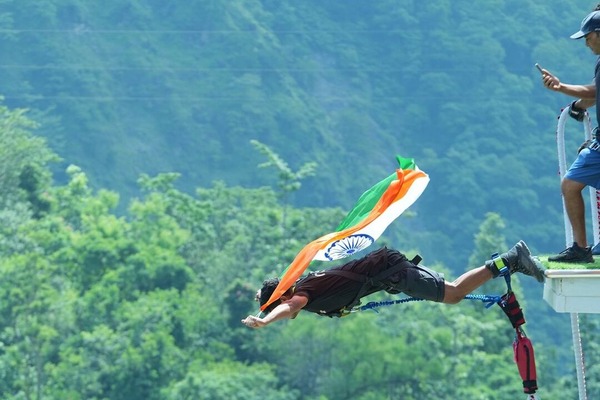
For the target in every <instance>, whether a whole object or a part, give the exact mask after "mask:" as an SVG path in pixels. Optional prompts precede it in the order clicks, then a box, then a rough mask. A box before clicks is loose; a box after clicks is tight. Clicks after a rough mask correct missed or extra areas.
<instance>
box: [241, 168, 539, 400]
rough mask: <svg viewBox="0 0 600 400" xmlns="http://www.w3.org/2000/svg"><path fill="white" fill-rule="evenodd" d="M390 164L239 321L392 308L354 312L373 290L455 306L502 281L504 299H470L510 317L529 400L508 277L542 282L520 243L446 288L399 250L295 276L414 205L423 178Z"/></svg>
mask: <svg viewBox="0 0 600 400" xmlns="http://www.w3.org/2000/svg"><path fill="white" fill-rule="evenodd" d="M397 160H398V163H399V164H400V168H399V169H397V170H396V172H395V173H394V174H392V175H390V176H389V177H388V178H386V179H384V180H382V181H381V182H379V183H378V184H376V185H375V186H373V187H372V188H371V189H369V190H368V191H366V192H365V193H363V195H362V196H361V197H360V199H359V201H358V202H357V204H356V205H355V207H354V208H353V209H352V211H351V212H350V213H349V214H348V216H347V217H346V218H345V219H344V221H342V223H341V224H340V225H339V226H338V228H337V230H336V231H335V232H333V233H330V234H327V235H324V236H322V237H321V238H319V239H316V240H314V241H313V242H311V243H309V244H308V245H306V246H305V247H304V248H303V249H302V250H301V251H300V252H299V253H298V255H297V256H296V258H295V259H294V261H293V262H292V263H291V264H290V266H289V267H288V268H287V269H286V270H285V271H284V272H283V274H282V276H281V277H280V278H270V279H267V280H265V281H264V282H263V285H262V287H261V288H260V289H259V290H258V291H257V293H256V298H255V300H257V301H258V302H259V304H260V312H259V313H258V314H257V315H256V316H255V315H249V316H247V317H246V318H244V319H243V320H242V323H243V324H244V325H246V326H247V327H249V328H253V329H259V328H263V327H265V326H268V325H269V324H271V323H273V322H276V321H279V320H284V319H294V318H296V316H297V315H298V314H299V313H300V311H308V312H312V313H316V314H318V315H321V316H327V317H343V316H346V315H348V314H350V313H352V312H355V311H358V310H364V309H373V308H375V307H378V306H380V305H388V304H391V303H388V304H382V303H378V304H375V305H373V303H369V304H367V305H366V306H363V307H360V304H361V299H363V298H364V297H367V296H369V295H371V294H373V293H376V292H380V291H385V292H387V293H390V294H399V293H404V294H406V295H408V296H411V298H410V299H415V300H429V301H434V302H440V303H445V304H457V303H459V302H460V301H462V300H463V299H465V298H468V296H469V294H470V293H471V292H473V291H474V290H476V289H477V288H479V287H480V286H482V285H483V284H485V283H486V282H488V281H489V280H491V279H493V278H497V277H500V276H503V277H504V278H505V280H506V282H507V285H508V291H507V293H506V294H505V295H504V296H502V297H500V296H479V297H477V296H472V298H476V299H479V300H483V301H487V302H488V303H489V305H488V307H489V306H491V305H493V304H498V305H500V307H501V308H502V309H503V310H504V312H505V313H506V315H507V316H508V317H509V320H510V321H511V323H512V324H513V327H515V329H516V333H517V337H516V339H515V342H514V345H513V347H514V354H515V361H516V362H517V365H518V366H519V371H520V372H521V376H522V377H523V385H524V391H525V393H528V394H529V395H530V396H533V397H529V398H530V399H535V394H534V393H535V391H536V390H537V383H536V380H535V361H534V360H533V348H532V347H531V343H530V342H529V339H527V337H526V336H525V334H524V332H523V331H522V329H521V327H520V326H521V325H522V324H523V323H525V320H524V318H523V313H522V310H521V308H520V306H519V304H518V302H517V300H516V297H515V295H514V293H513V292H512V288H511V286H510V276H511V275H512V274H514V273H517V272H518V273H522V274H524V275H528V276H531V277H533V278H534V279H536V280H537V281H538V282H540V283H542V282H544V279H545V275H544V268H543V266H542V264H541V262H540V261H539V260H538V259H537V257H534V256H532V255H531V252H530V250H529V248H528V247H527V244H526V243H525V242H524V241H522V240H520V241H519V242H517V243H516V244H515V245H514V246H513V247H512V248H511V249H509V250H508V251H506V252H504V253H502V254H497V253H495V254H493V255H492V256H491V258H490V259H489V260H486V261H485V262H484V263H483V265H481V266H480V267H478V268H474V269H472V270H469V271H467V272H465V273H464V274H462V275H461V276H459V277H458V278H457V279H456V280H454V281H453V282H448V281H446V280H445V278H444V276H443V274H441V273H439V272H437V271H434V270H432V269H430V268H428V267H426V266H423V265H421V264H420V262H421V257H420V256H416V257H414V258H413V259H412V260H409V259H408V258H407V257H406V256H405V255H404V254H402V253H401V252H400V251H398V250H395V249H389V248H387V247H382V248H380V249H378V250H375V251H372V252H370V253H368V254H366V255H365V256H363V257H362V258H359V259H356V260H353V261H350V262H347V263H345V264H343V265H340V266H337V267H333V268H329V269H325V270H321V271H317V272H311V273H309V274H308V275H306V276H304V277H301V276H302V274H303V272H304V271H305V270H306V268H307V267H308V265H309V264H310V263H311V262H312V261H313V260H324V261H328V260H337V259H340V258H344V257H348V256H350V255H354V254H356V253H357V252H359V251H361V250H364V249H365V248H367V247H368V246H370V245H371V244H372V243H374V242H375V241H376V240H377V238H379V236H380V235H381V234H382V233H383V231H384V230H385V229H386V228H387V226H388V225H389V224H390V223H391V222H392V221H393V220H395V219H396V218H397V217H398V216H399V215H400V214H402V212H404V211H405V210H406V209H407V208H408V207H409V206H410V205H411V204H412V203H414V201H416V200H417V198H418V197H419V196H420V195H421V193H422V192H423V191H424V189H425V187H426V186H427V183H428V182H429V178H428V176H427V175H426V174H425V173H424V172H423V171H421V170H419V169H418V167H417V166H416V165H415V164H414V160H412V159H406V158H401V157H397ZM405 300H406V299H405ZM392 302H393V301H392ZM518 360H519V361H518ZM532 371H533V372H532ZM526 382H527V384H526Z"/></svg>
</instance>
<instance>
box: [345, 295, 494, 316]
mask: <svg viewBox="0 0 600 400" xmlns="http://www.w3.org/2000/svg"><path fill="white" fill-rule="evenodd" d="M465 299H469V300H480V301H482V302H484V303H486V304H485V308H490V307H491V306H493V305H494V304H496V303H498V302H499V301H500V300H501V299H502V296H496V295H487V294H468V295H466V296H465ZM411 301H426V300H425V299H420V298H418V297H408V298H406V299H399V300H383V301H371V302H369V303H367V304H365V305H364V306H360V307H355V308H353V309H352V311H351V312H357V311H366V310H373V311H375V312H377V313H378V312H379V311H377V310H376V308H379V307H384V306H391V305H394V304H401V303H408V302H411Z"/></svg>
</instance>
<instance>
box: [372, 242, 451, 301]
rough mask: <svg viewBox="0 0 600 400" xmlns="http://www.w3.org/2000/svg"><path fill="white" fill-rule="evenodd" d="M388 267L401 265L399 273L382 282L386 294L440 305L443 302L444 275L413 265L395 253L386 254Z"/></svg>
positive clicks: (394, 251) (400, 254)
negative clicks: (402, 294) (385, 287)
mask: <svg viewBox="0 0 600 400" xmlns="http://www.w3.org/2000/svg"><path fill="white" fill-rule="evenodd" d="M388 264H389V266H390V267H391V266H394V265H401V266H402V268H401V269H400V271H399V272H398V273H396V274H394V275H392V276H391V277H390V278H389V279H386V281H385V282H384V283H385V284H386V286H387V287H388V288H387V289H386V291H387V292H388V293H392V294H397V293H404V294H406V295H408V296H411V297H416V298H419V299H425V300H431V301H436V302H438V303H441V302H442V301H444V294H445V288H446V284H445V280H444V275H443V274H441V273H439V272H436V271H434V270H432V269H429V268H427V267H424V266H422V265H415V264H413V263H411V262H410V261H407V260H406V257H405V256H404V255H403V254H402V253H400V252H398V251H396V250H389V252H388Z"/></svg>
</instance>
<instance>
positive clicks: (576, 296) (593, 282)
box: [544, 269, 600, 314]
mask: <svg viewBox="0 0 600 400" xmlns="http://www.w3.org/2000/svg"><path fill="white" fill-rule="evenodd" d="M545 274H546V283H545V284H544V300H545V301H546V302H547V303H548V304H550V306H551V307H552V308H553V309H554V310H555V311H556V312H562V313H584V314H586V313H590V314H600V269H547V270H546V272H545Z"/></svg>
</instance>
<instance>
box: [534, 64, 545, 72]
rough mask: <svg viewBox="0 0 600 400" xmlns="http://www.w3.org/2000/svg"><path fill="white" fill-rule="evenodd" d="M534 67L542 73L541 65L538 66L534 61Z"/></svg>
mask: <svg viewBox="0 0 600 400" xmlns="http://www.w3.org/2000/svg"><path fill="white" fill-rule="evenodd" d="M535 67H536V68H537V69H538V71H540V73H544V71H542V67H540V64H538V63H535Z"/></svg>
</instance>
